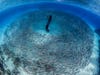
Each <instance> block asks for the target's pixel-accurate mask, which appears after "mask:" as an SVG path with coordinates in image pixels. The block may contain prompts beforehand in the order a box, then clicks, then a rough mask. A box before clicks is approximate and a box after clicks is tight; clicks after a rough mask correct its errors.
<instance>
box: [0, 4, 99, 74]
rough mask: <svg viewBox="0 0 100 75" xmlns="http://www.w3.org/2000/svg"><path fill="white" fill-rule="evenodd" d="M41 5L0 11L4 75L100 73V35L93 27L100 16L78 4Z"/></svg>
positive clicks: (97, 25) (96, 24)
mask: <svg viewBox="0 0 100 75" xmlns="http://www.w3.org/2000/svg"><path fill="white" fill-rule="evenodd" d="M39 4H41V3H39ZM39 4H38V5H36V4H32V3H31V4H25V5H20V6H15V7H13V8H8V9H7V10H3V11H1V12H0V25H1V28H0V31H1V32H0V36H1V37H0V38H1V39H2V40H0V42H1V47H0V51H1V56H0V58H1V59H0V68H1V72H0V73H1V75H6V74H8V75H9V74H12V75H16V74H17V75H57V74H58V75H97V72H98V69H99V68H98V53H99V50H98V40H99V36H98V35H97V34H96V33H95V31H94V29H98V28H99V24H100V21H99V20H100V16H99V15H98V14H96V13H94V12H92V11H90V10H87V9H85V8H83V7H79V6H73V5H66V7H65V6H64V5H63V4H61V5H59V4H57V3H54V4H52V3H51V4H49V3H46V4H45V3H43V4H41V5H40V6H39ZM44 5H45V6H46V8H44V7H45V6H44ZM51 7H52V8H51ZM58 7H59V9H60V11H59V9H58ZM62 7H63V8H62ZM66 8H67V9H68V10H66ZM54 10H56V11H54ZM79 12H80V13H79ZM28 14H29V15H28ZM49 15H52V20H51V24H50V26H49V29H50V32H46V29H45V25H46V23H47V20H48V16H49ZM50 54H51V55H50ZM76 60H77V61H76ZM1 62H3V64H1Z"/></svg>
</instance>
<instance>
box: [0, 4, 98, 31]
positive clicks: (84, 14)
mask: <svg viewBox="0 0 100 75" xmlns="http://www.w3.org/2000/svg"><path fill="white" fill-rule="evenodd" d="M36 10H51V11H53V10H56V11H62V12H67V13H71V14H73V15H76V16H78V17H80V18H81V19H83V20H84V21H85V22H86V23H87V24H88V25H89V26H90V27H92V28H93V29H99V28H100V16H99V15H96V14H95V13H93V12H92V11H89V10H86V9H85V8H82V7H79V6H76V5H66V4H63V3H57V2H56V3H55V2H51V3H50V2H40V3H29V4H24V5H19V6H15V7H11V8H8V9H6V10H3V11H1V12H0V26H1V27H0V28H2V27H3V26H5V25H6V24H8V23H10V22H11V21H12V20H14V19H15V18H16V17H17V16H19V15H21V14H23V13H26V12H28V11H36Z"/></svg>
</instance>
